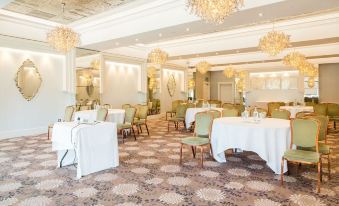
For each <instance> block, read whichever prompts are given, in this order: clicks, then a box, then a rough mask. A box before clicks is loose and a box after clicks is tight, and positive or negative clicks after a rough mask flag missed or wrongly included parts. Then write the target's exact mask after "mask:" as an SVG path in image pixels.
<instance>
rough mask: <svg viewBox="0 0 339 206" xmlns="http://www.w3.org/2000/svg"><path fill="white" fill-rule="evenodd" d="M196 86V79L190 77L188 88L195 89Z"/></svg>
mask: <svg viewBox="0 0 339 206" xmlns="http://www.w3.org/2000/svg"><path fill="white" fill-rule="evenodd" d="M194 87H195V81H194V79H190V80H189V81H188V89H194Z"/></svg>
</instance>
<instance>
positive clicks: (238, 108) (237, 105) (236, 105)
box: [234, 104, 245, 114]
mask: <svg viewBox="0 0 339 206" xmlns="http://www.w3.org/2000/svg"><path fill="white" fill-rule="evenodd" d="M234 108H235V109H237V110H238V112H239V114H241V113H242V112H243V111H245V106H244V105H243V104H235V105H234Z"/></svg>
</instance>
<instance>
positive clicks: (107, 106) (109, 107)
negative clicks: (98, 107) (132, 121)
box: [102, 104, 112, 109]
mask: <svg viewBox="0 0 339 206" xmlns="http://www.w3.org/2000/svg"><path fill="white" fill-rule="evenodd" d="M102 107H103V108H105V109H112V105H110V104H104V105H102Z"/></svg>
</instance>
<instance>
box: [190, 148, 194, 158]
mask: <svg viewBox="0 0 339 206" xmlns="http://www.w3.org/2000/svg"><path fill="white" fill-rule="evenodd" d="M191 148H192V153H193V158H195V149H194V146H191Z"/></svg>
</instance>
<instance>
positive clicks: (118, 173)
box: [0, 120, 339, 206]
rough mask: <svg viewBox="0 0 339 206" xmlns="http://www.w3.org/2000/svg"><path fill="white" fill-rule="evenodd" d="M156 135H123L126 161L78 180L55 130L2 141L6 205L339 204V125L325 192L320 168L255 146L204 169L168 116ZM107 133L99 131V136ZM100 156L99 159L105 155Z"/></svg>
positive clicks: (1, 184) (153, 126)
mask: <svg viewBox="0 0 339 206" xmlns="http://www.w3.org/2000/svg"><path fill="white" fill-rule="evenodd" d="M149 129H150V133H151V134H150V137H148V136H147V135H141V136H138V140H137V141H134V139H133V138H131V137H129V138H128V140H127V142H125V144H122V143H121V142H119V153H120V166H119V167H118V168H114V169H109V170H105V171H101V172H98V173H95V174H91V175H88V176H85V177H83V178H81V179H80V180H77V179H76V178H75V176H76V170H75V167H74V166H68V167H65V168H61V169H60V168H58V169H57V168H56V164H57V163H56V154H55V152H52V151H51V142H50V141H49V140H47V135H46V134H42V135H39V136H31V137H22V138H13V139H7V140H1V141H0V163H1V167H0V174H1V177H0V205H32V206H33V205H34V206H40V205H41V206H43V205H126V206H127V205H128V206H132V205H256V206H277V205H300V206H312V205H339V175H338V174H339V161H338V158H339V156H338V154H339V147H338V145H339V131H338V130H337V131H336V132H335V131H333V130H332V129H330V134H329V136H328V142H329V143H330V144H331V147H332V156H331V158H332V159H331V160H332V178H331V180H328V179H327V169H326V168H327V165H324V167H323V170H324V178H323V183H322V186H321V189H322V191H321V193H320V194H317V193H316V192H315V188H316V169H315V168H313V167H308V166H302V167H301V168H300V170H299V173H298V174H296V167H292V168H291V174H290V176H288V177H285V181H286V183H285V186H284V187H281V186H280V182H279V181H278V178H279V176H276V175H275V174H273V172H272V171H271V170H270V169H269V168H268V167H267V166H266V165H265V162H264V161H263V160H262V159H261V158H260V157H259V156H258V155H256V154H255V153H252V152H243V153H237V154H234V155H231V154H229V155H227V160H228V162H227V163H223V164H219V163H217V162H215V161H214V160H213V159H212V158H211V157H208V156H207V157H206V159H205V162H204V166H205V167H204V168H203V169H202V168H200V167H199V166H198V159H199V158H200V154H199V153H198V155H197V158H198V159H193V158H192V152H191V150H190V148H188V147H187V148H186V149H185V150H184V160H183V161H184V164H183V165H182V166H179V164H178V163H179V147H180V143H179V142H180V139H181V138H183V137H186V136H189V135H191V134H190V133H188V132H185V131H175V130H174V128H171V131H170V132H169V133H168V132H167V122H166V121H164V120H150V121H149ZM98 138H99V137H98ZM98 161H99V160H98Z"/></svg>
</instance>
